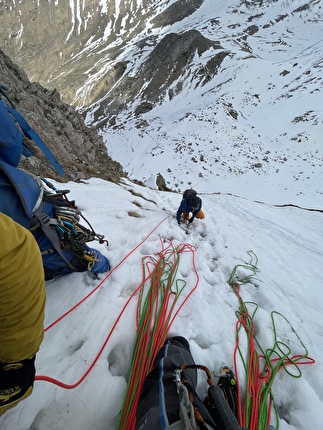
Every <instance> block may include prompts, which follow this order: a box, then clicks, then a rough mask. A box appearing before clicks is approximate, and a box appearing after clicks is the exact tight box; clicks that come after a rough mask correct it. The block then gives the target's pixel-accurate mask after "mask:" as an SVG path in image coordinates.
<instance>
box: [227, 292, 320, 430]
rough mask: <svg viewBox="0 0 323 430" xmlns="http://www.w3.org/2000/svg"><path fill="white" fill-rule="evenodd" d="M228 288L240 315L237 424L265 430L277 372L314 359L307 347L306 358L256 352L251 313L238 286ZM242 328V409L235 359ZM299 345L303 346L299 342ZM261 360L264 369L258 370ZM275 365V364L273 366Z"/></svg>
mask: <svg viewBox="0 0 323 430" xmlns="http://www.w3.org/2000/svg"><path fill="white" fill-rule="evenodd" d="M231 287H233V289H234V291H235V294H236V296H237V298H238V300H239V304H240V307H239V312H237V314H238V315H239V317H238V321H237V323H236V344H235V348H234V368H235V374H236V382H237V390H238V393H237V394H238V418H239V424H240V425H241V426H243V427H247V428H248V429H249V430H258V429H264V428H267V427H268V425H269V424H270V415H271V410H272V407H273V405H274V402H273V397H272V394H271V387H272V384H273V382H274V378H275V376H276V374H277V373H278V372H279V370H281V369H283V368H286V367H287V366H296V365H297V366H298V365H302V364H313V363H315V360H314V359H312V358H311V357H309V356H308V355H307V351H306V348H305V355H304V354H294V355H291V356H287V355H286V356H284V355H283V356H280V355H279V353H277V352H276V351H274V349H273V350H271V353H270V354H268V355H267V356H264V355H263V354H260V353H258V348H257V345H256V343H257V342H256V338H255V329H254V314H253V315H252V316H251V315H250V314H249V313H248V309H247V306H246V304H245V303H244V302H243V300H242V298H241V296H240V285H239V284H231ZM241 328H243V329H244V330H245V333H246V336H247V339H248V356H247V357H246V358H247V362H246V363H244V366H245V372H246V377H247V379H246V393H245V400H244V407H242V406H241V405H242V395H241V390H240V383H239V377H238V369H237V368H238V366H237V356H238V355H239V353H240V349H239V348H240V338H239V332H240V329H241ZM273 330H274V333H275V326H274V327H273ZM276 342H277V341H276V340H275V345H276ZM301 345H302V346H304V345H303V343H302V342H301ZM274 353H276V355H277V357H272V356H271V355H272V354H274ZM262 361H263V369H262V370H261V362H262ZM279 362H280V364H279ZM275 363H277V364H276V366H275ZM297 366H296V367H297ZM297 369H298V367H297ZM285 370H286V369H285ZM265 415H266V416H265Z"/></svg>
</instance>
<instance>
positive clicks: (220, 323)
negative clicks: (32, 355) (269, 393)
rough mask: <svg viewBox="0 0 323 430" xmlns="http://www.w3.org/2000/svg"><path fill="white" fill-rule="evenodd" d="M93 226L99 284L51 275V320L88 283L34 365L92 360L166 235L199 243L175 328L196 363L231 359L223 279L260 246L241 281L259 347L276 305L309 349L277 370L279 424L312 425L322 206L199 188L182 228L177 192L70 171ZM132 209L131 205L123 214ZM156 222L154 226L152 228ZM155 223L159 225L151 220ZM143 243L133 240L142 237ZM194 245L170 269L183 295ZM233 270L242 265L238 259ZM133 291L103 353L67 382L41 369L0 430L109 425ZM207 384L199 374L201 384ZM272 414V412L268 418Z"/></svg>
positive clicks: (76, 367) (318, 388) (289, 333)
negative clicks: (253, 269) (251, 274)
mask: <svg viewBox="0 0 323 430" xmlns="http://www.w3.org/2000/svg"><path fill="white" fill-rule="evenodd" d="M68 187H69V188H70V189H71V197H73V198H75V199H76V201H77V202H78V204H79V206H80V209H81V210H83V213H84V215H85V216H86V217H87V218H88V219H89V220H90V222H91V223H92V225H93V226H94V227H95V229H96V230H97V231H98V232H100V233H102V234H105V235H106V237H107V239H108V240H109V243H110V244H109V247H108V248H105V247H104V246H103V245H102V246H100V245H98V246H100V249H101V250H102V252H104V254H105V255H106V256H107V257H108V258H109V259H110V261H111V265H112V268H113V270H112V271H111V272H110V274H109V275H108V277H107V278H106V279H105V280H104V276H103V275H101V277H100V278H101V280H104V282H103V283H102V285H101V286H100V287H98V288H97V286H98V285H99V282H100V281H99V280H94V279H92V278H91V277H90V276H89V275H88V274H71V275H68V276H65V277H63V278H61V279H57V280H54V281H51V282H48V283H47V286H46V288H47V305H46V322H45V325H46V326H49V324H51V323H53V322H54V321H56V320H57V318H59V317H60V316H61V315H63V314H64V313H65V312H67V311H69V310H70V309H71V308H72V307H73V306H74V305H75V304H76V303H78V302H79V301H80V300H82V299H83V298H85V297H87V296H88V295H89V294H90V293H91V292H93V294H91V295H90V296H89V297H88V298H86V300H84V302H83V303H82V304H81V305H79V306H77V307H76V308H75V310H73V311H72V312H71V313H70V314H69V315H68V316H66V317H64V318H63V319H62V320H61V321H60V322H58V323H57V324H56V325H54V326H53V327H52V328H50V329H49V330H48V331H47V332H46V335H45V340H44V342H43V344H42V346H41V349H40V351H39V353H38V356H37V374H38V375H47V376H51V377H53V378H56V379H58V380H59V381H61V382H63V383H65V384H75V383H76V382H77V381H79V379H80V378H81V377H82V376H83V375H84V373H85V372H86V371H87V370H88V368H89V366H90V364H91V363H92V361H93V360H94V358H95V357H96V355H97V353H98V352H99V350H100V348H101V346H102V345H103V343H104V341H105V339H106V337H107V336H108V334H109V332H110V330H111V329H112V327H113V324H114V323H115V322H116V320H117V318H118V316H119V314H120V312H121V311H122V309H123V307H124V306H125V304H126V302H127V300H128V298H129V297H130V296H131V294H132V293H133V292H134V291H135V289H136V288H137V287H138V285H139V284H140V282H141V276H142V273H141V261H142V258H143V257H144V256H146V255H154V254H155V253H156V252H159V251H160V250H161V246H162V245H161V240H162V241H166V243H167V241H173V243H174V245H175V246H176V245H178V244H181V243H190V244H191V245H193V246H194V247H195V248H196V252H195V254H194V256H195V263H196V267H197V270H198V274H199V277H200V282H199V285H198V287H197V289H196V291H195V292H194V293H193V295H192V296H191V297H190V299H189V300H188V302H187V303H186V304H185V306H184V307H183V309H182V310H181V312H180V313H179V315H178V317H177V319H176V320H175V323H174V325H173V327H172V328H171V332H170V333H171V334H172V335H175V334H180V335H183V336H185V337H186V338H187V339H188V340H189V342H190V345H191V349H192V353H193V356H194V358H195V360H196V362H198V363H202V364H205V365H206V366H208V367H209V368H210V369H211V370H218V368H219V366H221V365H222V364H224V363H226V364H230V365H233V348H234V343H235V321H236V316H235V311H236V310H237V307H238V301H237V298H236V296H235V294H234V293H233V291H232V289H231V287H229V285H228V284H227V280H228V278H229V276H230V273H231V271H232V269H233V268H234V266H235V265H237V264H241V263H243V262H247V261H248V260H249V256H248V251H249V250H253V252H254V253H255V254H256V255H257V257H258V259H259V262H258V268H259V270H260V272H259V273H258V275H257V279H256V280H254V281H253V282H252V283H250V284H247V285H244V286H242V291H241V295H242V297H243V299H244V300H245V301H251V302H255V303H257V304H258V306H259V310H258V313H257V318H256V320H257V324H256V327H257V336H258V339H259V341H260V342H261V344H262V345H263V346H264V347H269V346H271V345H272V342H273V331H272V327H271V320H270V315H271V312H272V311H273V310H275V311H278V312H280V313H281V314H283V315H284V316H285V317H286V318H287V319H288V321H289V322H290V325H291V326H289V325H287V324H284V325H282V326H281V325H278V334H279V338H280V339H281V340H282V341H283V342H287V343H288V342H290V346H291V348H292V349H293V351H294V352H295V353H303V352H304V351H303V350H302V347H301V346H300V344H299V342H295V337H294V334H293V330H295V332H297V334H298V335H299V336H300V338H301V340H302V341H303V343H304V345H305V346H306V348H307V349H308V354H309V355H310V356H311V357H312V358H314V359H315V360H316V363H315V364H314V365H308V366H301V371H302V373H303V376H302V378H300V379H295V378H293V377H291V376H289V375H287V374H286V373H284V372H281V373H280V374H279V375H278V376H277V377H276V380H275V383H274V386H273V392H274V397H275V401H276V404H277V405H278V409H279V416H280V422H279V424H280V429H282V430H304V429H306V428H311V429H319V428H321V425H322V420H323V412H322V410H323V409H322V402H323V380H322V377H321V375H322V372H323V362H322V357H323V344H322V335H323V331H322V330H323V327H322V318H321V314H322V306H323V299H322V294H321V288H322V282H321V273H322V261H323V260H322V259H323V245H322V241H321V240H319V238H320V237H322V233H323V231H322V230H323V224H322V214H321V213H318V212H310V211H306V210H301V209H298V208H292V207H284V208H279V207H273V206H271V205H269V204H260V203H255V202H252V201H250V200H247V199H244V198H241V197H235V196H229V195H224V194H205V195H201V197H202V199H203V204H204V206H203V209H204V211H205V213H206V219H205V220H203V221H198V220H196V221H194V223H193V225H192V229H191V231H190V232H189V234H187V233H186V231H185V230H184V229H182V228H181V227H179V226H178V225H177V223H176V220H175V218H174V214H175V212H176V209H177V207H178V204H179V202H180V195H179V194H175V193H167V192H159V191H157V190H153V189H150V188H147V187H141V186H138V185H133V184H132V183H131V182H128V181H126V182H124V184H123V185H122V186H117V185H113V184H111V183H107V182H105V181H103V180H100V179H92V180H90V181H89V182H88V183H84V184H75V183H69V184H68ZM134 213H135V214H136V215H137V217H134V216H130V215H129V214H131V215H135V214H134ZM156 227H157V228H156ZM155 228H156V230H154V229H155ZM138 245H139V246H138ZM191 257H192V256H191V255H190V253H187V254H185V255H183V256H182V259H181V264H180V269H179V274H178V276H179V277H180V278H181V279H183V280H185V281H186V282H187V286H186V288H185V291H184V293H183V297H185V296H187V295H188V294H189V292H190V290H191V289H192V288H193V287H194V283H195V281H196V278H195V275H194V273H193V269H192V260H191ZM240 274H241V275H245V274H248V273H247V271H246V273H244V270H240ZM135 307H136V297H134V298H133V299H132V300H131V301H130V304H129V305H128V306H127V308H126V310H125V312H124V314H123V315H122V316H121V318H120V321H119V322H118V324H117V325H116V327H115V329H114V330H113V333H112V336H111V338H110V339H109V341H108V343H107V345H106V347H105V348H104V350H103V353H102V355H101V356H100V357H99V359H98V361H97V363H96V365H95V366H94V369H93V370H92V371H91V372H90V374H89V375H88V376H87V377H86V378H85V380H84V381H83V382H82V383H81V384H80V385H78V386H77V387H76V388H74V389H70V390H67V389H64V388H61V387H58V386H56V385H53V384H51V383H49V382H45V381H37V382H36V383H35V389H34V392H33V394H32V396H31V397H30V398H29V399H27V400H25V401H24V402H22V403H21V404H20V405H18V406H17V407H16V408H14V409H13V410H11V411H8V412H7V413H6V414H5V415H4V416H3V417H1V418H0V427H1V429H2V430H12V429H17V430H29V429H30V430H31V429H33V430H36V429H37V430H43V429H51V430H67V429H71V430H72V429H73V430H74V429H78V430H89V429H92V430H115V429H116V428H117V420H118V414H119V411H120V408H121V405H122V400H123V396H124V393H125V389H126V378H127V373H128V371H129V366H130V360H131V355H132V347H133V342H134V338H135ZM199 389H201V390H203V388H202V386H201V387H200V388H199ZM273 424H274V422H273Z"/></svg>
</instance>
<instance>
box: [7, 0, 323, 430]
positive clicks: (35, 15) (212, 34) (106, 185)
mask: <svg viewBox="0 0 323 430" xmlns="http://www.w3.org/2000/svg"><path fill="white" fill-rule="evenodd" d="M0 25H1V29H2V41H3V48H4V49H5V51H6V52H7V53H8V54H9V55H10V56H11V57H12V58H13V59H14V60H15V61H16V62H17V63H19V64H20V65H21V66H22V67H24V69H25V70H26V72H27V73H28V76H29V77H30V79H32V80H35V81H39V82H41V84H43V85H44V86H46V87H49V88H54V87H57V88H58V89H59V91H60V92H61V93H62V96H63V99H64V100H65V101H69V102H73V103H74V104H75V105H76V106H78V107H79V109H80V111H82V112H83V113H84V115H86V119H87V122H88V124H92V125H96V126H97V127H98V128H99V129H100V130H101V133H102V135H103V136H104V139H105V143H106V145H107V148H108V150H109V153H110V155H111V156H112V157H113V158H114V159H116V160H117V161H119V162H120V163H121V164H122V165H123V166H124V168H125V170H127V171H128V172H129V177H130V178H132V179H139V180H141V181H143V182H144V183H145V184H146V185H148V186H146V187H144V186H141V185H139V184H136V183H134V182H132V181H130V180H129V179H123V180H121V182H120V183H119V184H112V183H110V182H107V181H104V180H102V179H101V178H99V176H100V175H99V173H98V174H97V177H96V178H92V179H91V180H88V181H85V180H84V181H83V182H82V183H74V182H70V183H69V184H68V188H70V189H71V197H72V198H73V199H75V200H76V202H77V204H78V205H79V207H80V209H81V210H82V211H83V213H84V215H85V216H86V217H87V218H88V219H89V220H90V222H91V223H92V224H93V226H94V227H95V229H96V230H97V231H98V232H99V233H102V234H105V235H106V238H107V239H108V240H109V247H108V248H105V247H104V245H98V246H100V250H101V251H102V252H103V253H104V254H105V255H106V256H107V257H108V258H109V259H110V262H111V267H112V271H111V272H109V273H108V274H107V275H106V277H105V276H104V275H101V279H99V280H95V279H93V278H91V277H90V276H89V275H88V274H87V273H83V274H81V273H73V274H70V275H68V276H65V277H62V278H58V279H56V280H54V281H51V282H48V283H47V285H46V291H47V303H46V320H45V326H46V328H47V330H46V334H45V339H44V342H43V344H42V346H41V349H40V351H39V353H38V354H37V362H36V367H37V376H38V377H40V376H41V375H43V376H45V377H46V376H47V377H52V378H54V379H55V380H56V382H58V383H61V385H64V384H67V385H69V386H71V385H73V384H76V386H75V388H71V387H69V388H71V389H66V388H63V387H62V386H59V384H58V385H56V384H52V383H48V382H46V380H44V379H45V378H43V379H41V378H40V380H37V382H36V383H35V388H34V392H33V393H32V395H31V396H30V397H29V398H28V399H26V400H25V401H23V402H21V403H20V404H19V405H18V406H17V407H15V408H13V409H12V410H10V411H8V412H6V413H5V414H4V415H3V416H2V417H1V418H0V427H1V429H3V430H12V429H17V430H43V429H46V430H47V429H51V430H67V429H74V428H75V429H76V428H77V429H78V430H89V429H91V430H116V429H117V428H118V426H117V423H118V420H119V414H120V409H121V407H122V402H123V398H124V394H125V390H126V385H127V379H128V372H129V367H130V364H131V357H132V352H133V344H134V339H135V313H136V300H137V296H136V295H134V296H133V298H132V299H131V300H130V301H129V299H130V297H131V296H132V294H134V292H135V291H136V288H137V287H138V285H140V283H141V280H142V258H143V257H147V256H156V253H158V252H160V249H161V247H163V246H167V245H165V244H168V243H173V244H174V246H177V245H180V244H189V246H191V247H192V248H191V249H192V250H193V253H194V258H195V260H194V261H195V263H194V264H195V267H196V270H197V273H198V277H199V283H198V286H197V288H196V291H194V294H192V296H191V297H190V299H189V300H188V302H187V303H186V305H185V306H184V307H183V309H182V310H181V312H180V313H179V314H178V316H177V318H176V320H175V322H174V325H173V327H172V330H171V332H170V334H171V335H177V334H180V335H183V336H185V337H186V338H187V339H188V340H189V342H190V345H191V349H192V353H193V356H194V358H195V360H196V362H199V363H202V364H205V365H206V366H208V367H209V369H210V370H215V371H217V369H218V368H219V367H220V366H221V365H222V364H229V365H230V366H231V365H232V366H233V361H234V360H233V351H234V347H235V335H236V332H235V324H236V311H237V309H238V306H239V301H238V299H237V297H236V295H235V294H234V292H233V290H232V288H231V287H230V286H229V284H228V282H227V281H228V278H229V276H230V273H231V271H232V270H233V269H234V267H236V265H239V264H242V266H240V267H239V270H238V274H239V275H241V276H242V277H243V276H244V275H248V274H249V272H248V271H247V270H246V269H245V267H244V264H245V262H246V261H248V258H249V256H248V251H250V250H252V251H253V253H254V254H253V255H256V256H257V257H258V259H259V260H258V261H257V267H258V268H259V271H260V272H259V273H258V274H257V279H253V280H252V281H251V282H249V283H247V284H246V285H243V286H242V289H241V294H242V297H243V299H244V300H245V301H246V302H248V303H249V304H250V306H256V307H258V311H257V319H256V331H257V333H256V334H257V338H258V340H259V342H260V344H261V346H262V347H263V348H264V349H267V348H271V347H272V345H273V341H274V340H275V339H274V335H275V334H276V335H277V336H278V337H277V339H278V341H281V342H282V343H281V347H283V348H285V347H287V346H288V347H290V348H291V349H290V352H291V353H292V354H294V353H295V354H299V353H300V354H308V355H309V356H310V357H312V358H313V359H314V360H315V361H316V363H315V364H313V365H306V366H300V369H298V368H297V367H296V366H291V368H290V369H291V374H292V375H294V376H296V378H293V377H292V375H290V374H288V372H285V371H283V370H282V371H280V372H279V373H278V375H277V377H276V379H275V383H274V385H273V394H274V399H275V403H276V406H277V416H276V417H275V414H274V413H273V414H271V423H272V424H273V425H274V426H275V427H276V428H278V427H279V428H280V430H305V429H307V428H310V429H319V428H320V427H321V425H322V422H323V413H322V399H323V380H322V371H323V369H322V355H323V346H322V335H323V331H322V321H321V320H322V318H321V313H322V306H323V303H322V294H321V285H322V282H321V273H322V262H323V260H322V258H323V248H322V240H321V237H322V234H323V231H322V226H323V224H322V214H321V213H320V211H321V210H322V209H323V191H322V180H323V178H322V155H323V150H322V144H321V140H322V135H323V114H322V110H323V108H322V96H321V86H322V78H323V76H322V47H323V42H322V41H323V26H322V6H321V2H320V1H314V0H313V1H307V2H306V1H301V0H293V1H261V0H259V1H242V0H241V1H240V0H222V1H214V0H204V1H203V0H188V1H184V0H179V1H171V0H170V1H169V0H161V1H149V0H146V1H144V0H137V1H130V0H128V1H126V0H119V1H117V0H114V1H108V0H100V1H95V0H82V1H81V0H70V1H68V2H67V1H65V0H48V1H47V0H46V1H45V0H34V1H32V0H28V1H16V0H6V1H2V2H1V1H0ZM0 81H1V77H0ZM25 86H26V87H27V86H28V84H27V83H26V84H25ZM89 167H91V163H90V162H89ZM94 173H95V172H94ZM158 173H160V174H161V175H162V176H163V177H164V178H165V180H166V185H167V186H168V187H169V188H171V189H173V190H175V191H179V190H181V191H183V190H184V189H185V188H186V187H187V186H189V185H192V186H193V187H194V188H196V189H197V190H198V192H199V195H200V196H201V198H202V200H203V210H204V211H205V214H206V218H205V220H202V221H200V220H196V221H194V223H193V225H192V226H191V227H192V228H191V229H190V230H187V229H185V228H181V227H180V226H178V225H177V222H176V220H175V218H174V214H175V213H176V209H177V207H178V205H179V203H180V199H181V195H180V194H178V193H172V192H162V191H158V190H156V189H153V188H156V184H155V180H156V175H157V174H158ZM94 176H95V174H94ZM49 179H51V178H49ZM55 184H56V185H57V186H58V184H57V183H55ZM64 187H65V186H64ZM232 194H234V195H232ZM253 200H259V201H261V202H264V204H261V203H260V202H255V201H253ZM291 203H292V204H294V205H299V206H302V207H303V208H297V207H285V206H288V205H289V204H291ZM273 204H275V205H278V206H279V205H281V206H284V207H275V206H273ZM304 209H305V210H304ZM306 209H319V210H318V211H312V210H306ZM178 276H179V278H180V279H182V280H184V282H185V283H186V289H185V291H184V292H183V298H184V297H186V296H187V295H188V294H189V292H190V291H191V290H192V287H193V286H194V283H195V282H196V275H195V273H194V267H193V265H192V261H191V255H190V253H187V254H185V255H183V256H182V259H181V265H180V267H179V270H178ZM128 303H129V304H128ZM124 309H125V311H124ZM65 313H66V315H65ZM273 313H274V315H275V317H277V320H275V322H276V323H277V325H275V326H274V327H273V323H274V319H273ZM119 316H120V320H118V318H119ZM285 318H286V319H285ZM55 321H56V323H55V324H53V322H55ZM116 322H118V324H117V325H116V327H115V328H114V330H112V328H113V327H114V324H115V323H116ZM111 330H112V335H111V338H109V340H108V342H107V343H106V345H105V347H104V348H103V349H102V351H101V354H100V355H99V356H97V353H98V352H99V351H100V348H101V347H102V346H103V345H104V342H105V340H106V339H107V336H108V335H109V333H110V332H111ZM277 339H276V340H277ZM245 346H246V343H245V342H244V343H243V345H242V347H245ZM275 351H276V352H281V351H279V350H275ZM284 351H285V352H286V351H287V349H284ZM276 352H275V353H276ZM96 357H97V361H96V362H95V365H94V367H93V369H92V370H91V372H90V373H89V374H88V375H87V376H86V377H85V379H84V380H83V381H81V382H80V378H82V377H83V376H84V375H85V373H86V372H87V371H88V369H89V366H91V365H92V364H93V362H94V360H95V359H96ZM237 370H238V372H239V373H240V377H241V378H242V379H241V382H242V383H243V381H244V379H243V378H244V376H243V371H242V370H243V369H241V363H240V365H238V369H237ZM299 370H300V372H301V374H300V373H299ZM298 376H302V377H300V378H298ZM78 382H80V383H79V384H78ZM198 388H199V390H200V391H199V392H203V387H202V383H201V381H199V387H198ZM242 389H244V388H242ZM276 418H277V419H276Z"/></svg>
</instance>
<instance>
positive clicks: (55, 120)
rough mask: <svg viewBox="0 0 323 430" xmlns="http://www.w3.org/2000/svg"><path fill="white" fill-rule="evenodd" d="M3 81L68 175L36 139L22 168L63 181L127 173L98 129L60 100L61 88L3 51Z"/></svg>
mask: <svg viewBox="0 0 323 430" xmlns="http://www.w3.org/2000/svg"><path fill="white" fill-rule="evenodd" d="M0 82H1V83H2V84H4V85H5V86H6V87H7V88H8V90H7V94H8V96H9V97H10V99H11V100H12V102H13V103H14V105H15V107H16V109H17V110H18V111H19V112H20V113H21V114H22V115H23V116H24V118H25V119H26V121H27V122H28V123H29V125H30V126H31V127H32V128H33V129H34V130H35V131H36V132H37V133H38V134H39V135H40V137H41V138H42V139H43V140H44V142H45V143H46V145H47V146H48V147H49V149H50V150H51V151H52V153H53V154H54V155H55V157H56V158H57V160H58V161H59V163H60V164H61V165H62V166H63V168H64V170H65V171H66V175H65V176H64V177H61V176H59V175H58V174H57V173H56V171H54V170H53V168H52V167H51V165H50V163H49V162H48V160H47V159H46V157H44V156H43V155H42V153H41V152H40V151H39V150H38V148H37V147H36V145H34V144H33V142H32V141H27V142H26V143H27V144H28V146H29V147H30V148H31V149H32V150H33V151H34V152H35V156H33V157H30V158H27V159H24V157H23V159H22V161H21V163H20V167H22V168H25V169H26V170H28V171H29V172H31V173H34V174H36V175H39V176H46V177H51V178H55V179H57V180H60V181H65V180H74V181H75V180H76V181H77V180H80V179H87V178H90V177H100V178H102V179H107V180H110V181H113V182H118V181H119V179H120V177H121V176H125V174H124V173H123V171H122V167H121V165H120V164H119V163H117V162H115V161H113V160H112V159H111V158H110V157H109V155H108V153H107V150H106V147H105V145H104V143H103V139H102V137H101V136H100V135H99V134H98V132H97V130H96V129H95V128H89V127H87V126H86V125H85V122H84V119H83V117H82V116H81V115H80V114H79V113H78V112H77V111H76V109H75V108H74V107H72V106H70V105H68V104H66V103H63V102H62V101H61V100H60V94H59V92H58V91H56V90H55V89H53V90H48V89H46V88H44V87H42V86H41V85H40V84H38V83H31V82H30V81H29V79H28V78H27V75H26V73H25V72H24V71H23V70H22V69H21V68H20V67H18V66H17V65H16V64H14V63H13V62H12V61H11V59H10V58H9V57H8V56H7V55H5V54H4V53H3V51H2V50H0Z"/></svg>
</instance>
